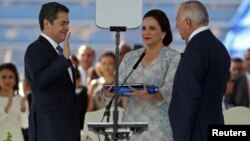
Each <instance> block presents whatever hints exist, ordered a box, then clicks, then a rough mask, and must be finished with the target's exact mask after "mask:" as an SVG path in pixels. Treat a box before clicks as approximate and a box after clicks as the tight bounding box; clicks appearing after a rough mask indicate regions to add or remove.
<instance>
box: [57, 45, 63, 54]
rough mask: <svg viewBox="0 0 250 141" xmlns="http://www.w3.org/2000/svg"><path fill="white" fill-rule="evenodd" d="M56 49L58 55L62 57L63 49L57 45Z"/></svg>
mask: <svg viewBox="0 0 250 141" xmlns="http://www.w3.org/2000/svg"><path fill="white" fill-rule="evenodd" d="M56 49H57V50H58V52H59V55H62V54H63V49H62V48H61V47H60V45H58V46H57V47H56Z"/></svg>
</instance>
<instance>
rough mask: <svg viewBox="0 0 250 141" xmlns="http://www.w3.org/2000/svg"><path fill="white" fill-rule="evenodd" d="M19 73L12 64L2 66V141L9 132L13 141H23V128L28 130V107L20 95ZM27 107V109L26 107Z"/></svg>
mask: <svg viewBox="0 0 250 141" xmlns="http://www.w3.org/2000/svg"><path fill="white" fill-rule="evenodd" d="M18 82H19V78H18V72H17V69H16V67H15V65H13V64H12V63H4V64H1V65H0V141H2V140H4V139H6V137H7V134H8V132H9V133H11V135H12V140H13V141H23V135H22V131H21V128H28V110H27V109H26V110H25V109H24V108H27V107H28V106H27V105H23V101H22V97H21V96H20V95H18ZM24 106H26V107H24Z"/></svg>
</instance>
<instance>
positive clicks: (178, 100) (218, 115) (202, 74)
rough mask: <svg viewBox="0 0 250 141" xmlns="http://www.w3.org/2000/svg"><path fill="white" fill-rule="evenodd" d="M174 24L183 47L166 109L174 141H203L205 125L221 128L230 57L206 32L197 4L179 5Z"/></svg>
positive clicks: (204, 12)
mask: <svg viewBox="0 0 250 141" xmlns="http://www.w3.org/2000/svg"><path fill="white" fill-rule="evenodd" d="M176 21H177V22H176V27H177V28H178V30H179V32H180V35H181V37H182V39H183V40H185V42H186V44H187V47H186V49H185V52H184V54H183V56H182V58H181V60H180V63H179V66H178V69H177V71H176V74H175V79H174V85H173V96H172V100H171V103H170V108H169V116H170V123H171V127H172V130H173V137H174V141H207V138H208V131H207V128H208V125H210V124H224V118H223V114H222V106H221V105H222V97H223V94H224V91H225V87H226V82H227V77H228V74H229V67H230V57H229V55H228V52H227V50H226V49H225V47H224V45H223V44H222V43H221V42H220V41H219V40H218V39H217V38H216V37H215V36H214V35H213V34H212V32H211V31H210V30H209V28H208V26H207V25H208V23H209V19H208V13H207V10H206V8H205V6H204V5H203V4H202V3H201V2H199V1H187V2H183V3H182V4H181V6H180V8H179V9H178V12H177V17H176Z"/></svg>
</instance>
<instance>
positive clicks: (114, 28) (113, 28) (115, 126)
mask: <svg viewBox="0 0 250 141" xmlns="http://www.w3.org/2000/svg"><path fill="white" fill-rule="evenodd" d="M110 31H115V32H116V33H115V39H116V40H115V44H116V48H115V55H116V60H115V70H116V71H115V105H114V111H113V115H114V116H113V121H114V124H113V130H114V131H113V134H112V139H113V140H114V141H118V134H117V133H118V116H119V115H118V104H117V103H118V83H119V80H118V76H119V75H118V72H119V45H120V32H122V31H126V27H123V26H122V27H120V26H111V27H110Z"/></svg>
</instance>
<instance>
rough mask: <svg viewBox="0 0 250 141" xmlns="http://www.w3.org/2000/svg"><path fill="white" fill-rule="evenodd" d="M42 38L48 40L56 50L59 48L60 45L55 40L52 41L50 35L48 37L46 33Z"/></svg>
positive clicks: (42, 34)
mask: <svg viewBox="0 0 250 141" xmlns="http://www.w3.org/2000/svg"><path fill="white" fill-rule="evenodd" d="M41 36H43V37H44V38H45V39H47V40H48V41H49V42H50V44H51V45H52V46H53V47H54V49H55V50H56V47H57V46H58V44H57V43H56V42H55V41H54V40H53V39H51V38H50V37H49V36H48V35H46V34H44V33H41Z"/></svg>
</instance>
